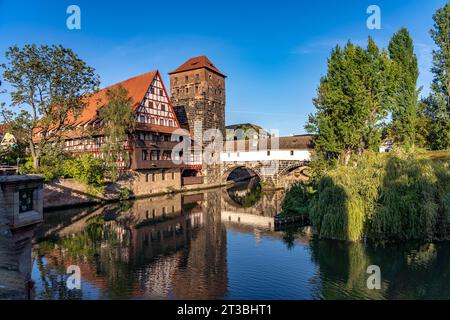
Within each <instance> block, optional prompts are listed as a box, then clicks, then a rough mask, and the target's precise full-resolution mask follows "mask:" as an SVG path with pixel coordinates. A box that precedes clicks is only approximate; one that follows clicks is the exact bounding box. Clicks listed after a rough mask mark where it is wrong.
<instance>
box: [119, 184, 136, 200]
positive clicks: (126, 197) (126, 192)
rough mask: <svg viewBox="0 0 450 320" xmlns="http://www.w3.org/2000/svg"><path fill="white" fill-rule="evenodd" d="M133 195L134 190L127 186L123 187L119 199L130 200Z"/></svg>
mask: <svg viewBox="0 0 450 320" xmlns="http://www.w3.org/2000/svg"><path fill="white" fill-rule="evenodd" d="M132 196H133V191H131V190H130V189H128V188H126V187H122V188H120V190H119V199H120V200H129V199H130V198H131V197H132Z"/></svg>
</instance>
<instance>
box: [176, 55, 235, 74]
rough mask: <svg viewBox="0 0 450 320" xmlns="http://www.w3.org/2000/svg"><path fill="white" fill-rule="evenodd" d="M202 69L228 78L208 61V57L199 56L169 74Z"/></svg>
mask: <svg viewBox="0 0 450 320" xmlns="http://www.w3.org/2000/svg"><path fill="white" fill-rule="evenodd" d="M200 68H206V69H209V70H211V71H213V72H215V73H217V74H219V75H221V76H222V77H226V76H225V75H224V74H223V73H222V72H220V71H219V69H217V68H216V66H215V65H214V64H213V63H212V62H211V61H210V60H209V59H208V57H207V56H198V57H194V58H191V59H189V60H188V61H186V62H185V63H183V64H182V65H181V66H179V67H178V68H176V69H175V70H174V71H172V72H169V74H174V73H179V72H184V71H190V70H196V69H200Z"/></svg>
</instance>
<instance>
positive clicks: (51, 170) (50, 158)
mask: <svg viewBox="0 0 450 320" xmlns="http://www.w3.org/2000/svg"><path fill="white" fill-rule="evenodd" d="M65 159H66V156H65V155H62V154H61V155H58V156H55V155H45V156H43V157H42V158H41V165H40V167H39V170H38V172H37V173H40V174H42V175H43V176H44V179H45V181H46V182H48V181H52V180H54V179H56V178H59V177H61V176H63V174H64V161H65Z"/></svg>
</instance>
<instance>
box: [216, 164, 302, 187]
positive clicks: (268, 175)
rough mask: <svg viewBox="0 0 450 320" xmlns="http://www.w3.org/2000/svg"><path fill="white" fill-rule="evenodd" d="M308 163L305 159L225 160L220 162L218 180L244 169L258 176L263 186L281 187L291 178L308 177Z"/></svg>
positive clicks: (225, 179)
mask: <svg viewBox="0 0 450 320" xmlns="http://www.w3.org/2000/svg"><path fill="white" fill-rule="evenodd" d="M308 163H309V161H305V160H304V161H300V160H272V161H251V162H250V161H246V162H239V161H227V162H222V163H221V164H220V180H221V182H226V181H227V180H230V175H231V173H232V172H233V171H235V170H236V169H245V170H247V171H249V173H250V174H252V173H253V175H256V176H258V177H259V178H260V180H261V183H262V185H263V186H264V187H265V188H269V189H270V188H282V187H284V186H286V185H288V184H289V183H290V182H292V181H293V180H304V179H308V171H307V170H308ZM233 180H234V179H233Z"/></svg>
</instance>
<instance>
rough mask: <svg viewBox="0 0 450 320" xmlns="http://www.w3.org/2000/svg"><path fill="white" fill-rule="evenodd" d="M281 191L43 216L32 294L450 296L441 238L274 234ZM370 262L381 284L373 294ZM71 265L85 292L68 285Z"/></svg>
mask: <svg viewBox="0 0 450 320" xmlns="http://www.w3.org/2000/svg"><path fill="white" fill-rule="evenodd" d="M282 199H283V192H282V191H278V192H264V193H263V192H261V189H260V186H259V183H258V181H256V180H250V181H248V182H247V183H243V184H240V185H238V186H236V187H233V188H231V189H228V190H227V189H216V190H210V191H207V192H204V193H197V194H184V195H181V194H177V195H173V196H167V197H155V198H149V199H144V200H137V201H133V202H125V203H121V204H114V205H107V206H104V207H91V208H83V209H73V210H64V211H58V212H48V213H46V214H45V222H44V223H43V224H42V225H40V226H39V228H38V229H37V230H36V232H35V239H34V244H33V253H32V261H33V262H32V263H33V265H32V278H33V280H34V281H35V299H450V245H449V244H448V243H407V244H401V245H400V244H384V245H382V244H377V245H373V244H362V243H358V244H350V243H345V242H339V241H319V240H317V239H315V238H314V237H312V236H311V231H310V228H309V227H308V226H296V227H292V228H289V229H288V230H277V228H275V227H274V224H273V216H274V215H275V214H276V213H278V212H280V206H281V201H282ZM371 265H377V266H379V267H380V271H381V278H380V282H381V288H380V289H379V290H377V289H375V290H369V289H368V287H367V280H368V278H369V276H370V274H368V273H367V268H368V267H369V266H371ZM69 266H78V267H79V270H80V274H81V288H80V289H74V290H69V289H68V288H67V285H66V282H67V279H68V274H67V270H68V267H69Z"/></svg>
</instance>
